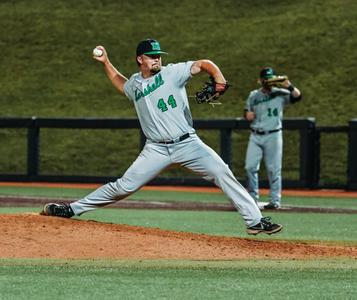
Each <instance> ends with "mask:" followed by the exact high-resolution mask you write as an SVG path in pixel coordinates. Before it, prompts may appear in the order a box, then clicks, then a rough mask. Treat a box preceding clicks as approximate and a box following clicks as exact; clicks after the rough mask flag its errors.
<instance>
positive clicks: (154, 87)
mask: <svg viewBox="0 0 357 300" xmlns="http://www.w3.org/2000/svg"><path fill="white" fill-rule="evenodd" d="M164 83H165V81H164V80H163V79H162V77H161V73H160V74H158V75H156V76H155V82H154V83H152V84H148V85H147V86H146V88H144V91H140V90H138V89H137V90H135V101H139V100H140V99H141V98H143V97H145V96H147V95H149V94H151V93H152V92H154V91H155V90H157V89H158V88H159V87H160V86H162V85H163V84H164Z"/></svg>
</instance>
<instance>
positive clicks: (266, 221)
mask: <svg viewBox="0 0 357 300" xmlns="http://www.w3.org/2000/svg"><path fill="white" fill-rule="evenodd" d="M282 229H283V225H280V224H274V223H271V222H270V217H265V218H261V220H260V223H258V224H257V225H254V226H252V227H249V228H247V233H248V234H251V235H257V234H258V233H262V232H263V233H266V234H273V233H277V232H279V231H281V230H282Z"/></svg>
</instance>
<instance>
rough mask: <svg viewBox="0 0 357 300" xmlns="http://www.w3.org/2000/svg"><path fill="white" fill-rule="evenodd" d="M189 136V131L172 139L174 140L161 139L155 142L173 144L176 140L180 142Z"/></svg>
mask: <svg viewBox="0 0 357 300" xmlns="http://www.w3.org/2000/svg"><path fill="white" fill-rule="evenodd" d="M189 136H190V134H189V133H185V134H184V135H181V136H180V137H178V138H176V139H174V140H169V141H161V142H157V143H159V144H175V143H178V142H182V141H183V140H185V139H187V138H188V137H189Z"/></svg>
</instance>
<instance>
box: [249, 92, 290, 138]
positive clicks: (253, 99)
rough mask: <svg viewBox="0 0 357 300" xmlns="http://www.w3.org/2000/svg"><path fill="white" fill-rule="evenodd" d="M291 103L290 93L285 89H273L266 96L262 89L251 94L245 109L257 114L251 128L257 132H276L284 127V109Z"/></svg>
mask: <svg viewBox="0 0 357 300" xmlns="http://www.w3.org/2000/svg"><path fill="white" fill-rule="evenodd" d="M289 102H290V92H289V91H288V90H285V89H279V88H276V87H273V88H272V91H271V93H269V94H265V93H263V92H262V91H261V89H258V90H254V91H252V92H251V93H250V95H249V97H248V99H247V102H246V106H245V109H246V110H247V111H253V112H254V113H255V119H254V120H253V121H252V123H251V128H253V129H256V130H264V131H267V130H275V129H280V128H281V127H282V124H281V122H282V119H283V109H284V107H285V106H286V105H287V104H288V103H289Z"/></svg>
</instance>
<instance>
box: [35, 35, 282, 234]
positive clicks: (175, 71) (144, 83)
mask: <svg viewBox="0 0 357 300" xmlns="http://www.w3.org/2000/svg"><path fill="white" fill-rule="evenodd" d="M97 49H99V50H98V51H96V52H95V54H94V59H95V60H97V61H99V62H101V63H102V64H103V66H104V70H105V72H106V75H107V76H108V78H109V80H110V81H111V82H112V84H113V85H114V87H115V88H116V89H117V90H118V91H119V92H120V93H122V94H125V95H126V96H127V98H128V99H129V100H130V101H131V102H132V103H133V105H134V106H135V109H136V112H137V116H138V118H139V121H140V125H141V128H142V131H143V132H144V134H145V136H146V138H147V141H146V144H145V146H144V148H143V150H142V151H141V153H140V154H139V156H138V158H137V159H136V160H135V161H134V162H133V164H132V165H131V166H130V167H129V168H128V170H127V171H126V172H125V173H124V175H123V176H122V177H121V178H119V179H118V180H116V181H115V182H110V183H108V184H106V185H103V186H102V187H100V188H98V189H97V190H96V191H94V192H92V193H91V194H89V195H87V196H86V197H84V198H83V199H80V200H78V201H76V202H73V203H71V204H70V205H65V204H57V203H48V204H46V205H45V206H44V208H43V212H42V214H44V215H48V216H60V217H72V216H74V215H81V214H82V213H85V212H88V211H91V210H93V209H96V208H99V207H102V206H105V205H108V204H111V203H113V202H115V201H118V200H121V199H124V198H126V197H127V196H129V195H130V194H132V193H134V192H135V191H137V190H139V189H140V188H141V187H142V186H143V185H145V184H147V183H148V182H149V181H151V180H152V179H153V178H154V177H156V176H157V175H158V174H159V173H160V172H161V171H163V170H164V169H165V168H167V167H168V166H170V165H171V164H179V165H181V166H183V167H185V168H187V169H190V170H192V171H194V172H196V173H198V174H200V175H201V176H202V177H203V178H205V179H206V180H209V181H212V182H214V183H215V184H216V185H217V186H219V187H220V188H221V189H222V190H223V192H224V193H225V194H226V195H227V197H228V198H229V199H230V200H231V201H232V203H233V204H234V206H235V207H236V209H237V210H238V211H239V212H240V214H241V215H242V217H243V219H244V221H245V225H246V227H247V233H248V234H254V235H255V234H258V233H261V232H262V233H267V234H273V233H276V232H279V231H280V230H281V229H282V225H280V224H274V223H272V222H270V218H269V217H265V218H264V217H263V216H262V214H261V212H260V209H259V207H258V206H257V204H256V203H255V201H254V199H253V198H252V197H251V196H250V195H249V193H248V192H247V191H246V190H245V189H244V188H243V187H242V186H241V184H240V183H239V182H238V181H237V180H236V178H235V177H234V175H233V174H232V172H231V170H230V169H229V167H228V166H227V165H226V164H225V163H224V162H223V160H222V159H221V158H220V156H219V155H218V154H217V153H216V152H214V151H213V150H212V149H211V148H210V147H208V146H207V145H206V144H204V143H203V142H202V140H201V139H200V138H199V137H198V136H197V134H196V132H195V129H194V128H193V127H192V124H193V122H192V116H191V112H190V108H189V102H188V97H187V93H186V89H185V85H186V84H187V82H188V81H189V80H190V78H191V77H192V76H193V75H196V74H198V73H200V72H202V71H203V72H206V73H207V74H208V75H210V76H211V77H212V82H211V83H208V84H207V85H206V86H205V88H204V89H203V90H202V91H201V92H199V93H197V94H196V100H197V101H198V102H199V103H202V102H211V101H212V100H213V99H214V100H216V99H217V98H219V97H220V96H221V95H222V94H223V93H224V92H225V91H226V89H227V88H228V84H227V82H226V80H225V78H224V76H223V74H222V72H221V71H220V69H219V68H218V67H217V66H216V65H215V64H214V63H213V62H212V61H210V60H205V59H203V60H197V61H187V62H181V63H176V64H168V65H167V66H162V60H161V59H162V58H161V56H162V54H166V53H165V52H164V51H162V50H161V47H160V44H159V42H158V41H156V40H153V39H147V40H144V41H141V42H140V43H139V44H138V46H137V49H136V62H137V64H138V67H139V72H138V73H135V74H133V75H132V76H131V77H130V78H129V79H127V78H126V77H125V76H124V75H123V74H121V73H120V72H119V71H118V70H117V69H116V68H115V67H114V66H113V65H112V64H111V62H110V61H109V58H108V55H107V52H106V50H105V48H104V47H102V46H97Z"/></svg>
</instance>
